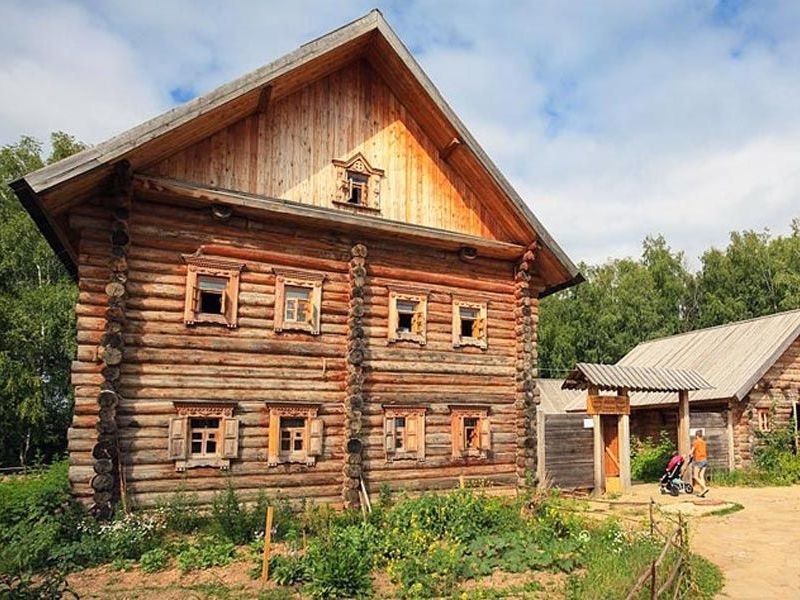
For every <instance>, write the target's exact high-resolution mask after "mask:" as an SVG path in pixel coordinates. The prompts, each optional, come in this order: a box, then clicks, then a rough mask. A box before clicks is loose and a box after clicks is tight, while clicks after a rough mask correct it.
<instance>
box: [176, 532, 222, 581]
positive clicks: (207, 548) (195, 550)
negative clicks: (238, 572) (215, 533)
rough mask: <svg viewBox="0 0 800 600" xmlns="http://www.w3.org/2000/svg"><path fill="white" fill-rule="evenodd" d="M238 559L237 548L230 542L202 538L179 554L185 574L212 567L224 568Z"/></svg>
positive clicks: (181, 567) (180, 564)
mask: <svg viewBox="0 0 800 600" xmlns="http://www.w3.org/2000/svg"><path fill="white" fill-rule="evenodd" d="M235 557H236V546H234V545H233V543H232V542H230V541H227V540H225V541H220V540H218V539H215V538H210V537H206V538H201V539H199V540H198V541H197V542H195V543H194V544H191V545H189V546H188V547H186V548H185V549H184V550H182V551H181V552H179V553H178V556H177V557H176V558H177V560H178V567H179V568H180V570H181V571H183V572H184V573H187V572H189V571H196V570H199V569H209V568H211V567H224V566H225V565H228V564H230V563H231V561H233V559H234V558H235Z"/></svg>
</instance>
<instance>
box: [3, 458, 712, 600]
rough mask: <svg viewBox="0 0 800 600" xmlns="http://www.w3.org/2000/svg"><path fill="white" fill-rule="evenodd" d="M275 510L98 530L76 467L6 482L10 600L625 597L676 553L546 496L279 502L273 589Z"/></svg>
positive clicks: (703, 574) (231, 500) (699, 577)
mask: <svg viewBox="0 0 800 600" xmlns="http://www.w3.org/2000/svg"><path fill="white" fill-rule="evenodd" d="M268 502H269V500H268V499H267V498H266V497H264V498H262V499H261V500H260V501H259V502H257V503H255V504H254V505H249V506H246V505H244V504H243V503H241V502H240V501H239V499H238V497H237V495H236V493H235V492H234V491H233V489H232V488H228V489H227V490H226V491H225V492H222V493H220V494H218V495H217V497H216V499H215V501H214V503H213V506H212V507H211V510H210V511H209V512H207V513H202V514H201V513H200V512H199V511H198V510H197V509H196V508H195V507H194V506H193V498H192V496H191V495H187V494H183V493H177V494H176V495H175V496H174V497H173V499H172V500H171V501H170V502H169V503H168V504H166V505H165V506H163V507H160V508H159V509H158V510H155V511H150V512H146V513H132V514H130V515H125V516H121V517H119V518H118V519H117V520H115V521H114V522H112V523H107V524H97V523H95V522H94V521H93V520H92V519H90V518H88V517H87V516H86V515H85V514H84V513H83V511H82V510H81V509H80V507H77V506H75V505H74V504H72V503H71V502H70V500H69V496H68V492H67V486H66V470H65V466H64V465H56V466H54V467H52V468H51V469H50V470H48V471H47V472H45V473H44V474H42V475H37V476H28V477H24V478H23V477H19V478H11V479H9V480H7V481H5V482H2V483H0V597H5V596H11V597H19V598H24V597H42V596H46V595H49V596H51V597H57V592H58V590H60V589H63V588H64V587H65V586H66V585H67V584H66V583H65V578H66V581H68V582H69V585H70V586H71V587H73V588H74V589H75V590H76V591H77V592H79V593H80V595H81V596H82V597H97V598H114V597H119V598H122V597H126V598H131V597H137V598H158V599H159V600H168V599H169V598H173V597H174V598H183V597H192V596H194V597H208V598H254V597H257V598H266V599H270V598H271V599H279V598H312V599H315V598H322V599H326V598H369V597H380V598H401V599H403V598H465V599H466V598H470V599H472V598H477V599H481V598H487V599H488V598H508V597H513V598H544V597H564V598H616V597H625V595H626V594H627V592H628V591H629V590H630V589H631V588H632V587H633V585H634V583H635V581H636V579H637V578H638V576H639V574H640V573H641V572H642V571H643V570H644V569H645V568H646V567H647V565H648V564H649V562H650V561H651V560H653V559H654V558H655V557H656V556H657V555H658V553H659V552H660V550H661V548H662V546H663V540H661V539H660V538H656V539H654V538H651V537H650V535H649V532H648V531H645V530H644V529H643V528H641V527H639V526H630V525H628V524H626V525H625V526H623V525H621V522H620V521H619V520H617V519H614V518H603V519H597V518H596V517H589V516H586V515H585V514H582V512H581V510H580V505H579V504H576V503H574V502H572V501H568V500H564V499H561V498H559V497H557V496H555V495H546V494H542V493H531V494H529V495H523V496H521V497H518V498H505V497H497V496H491V495H488V494H485V493H484V492H483V490H480V489H459V490H453V491H452V492H450V493H446V494H426V495H422V496H419V497H415V498H411V497H407V496H405V495H402V494H401V495H396V496H393V497H392V496H390V495H389V494H386V493H384V494H381V498H380V500H379V501H378V502H377V503H376V505H375V507H374V510H373V511H372V512H371V513H369V514H367V515H363V514H362V513H361V512H358V511H346V512H336V511H333V510H331V509H329V508H327V507H325V506H316V505H312V504H306V505H304V506H300V507H298V506H295V507H293V510H291V509H290V507H289V505H288V503H286V502H282V501H280V500H275V499H273V500H271V502H273V503H274V504H275V506H276V518H275V529H274V532H273V540H274V541H275V552H274V554H273V556H272V559H271V563H270V574H271V577H270V578H271V581H270V582H269V584H268V587H266V588H264V587H262V586H261V584H260V582H259V581H257V578H258V575H259V570H260V564H261V554H262V549H263V520H264V511H265V510H266V506H267V504H268ZM677 555H678V552H677V551H673V552H671V553H670V554H669V555H668V557H667V563H669V562H670V561H674V560H676V559H677ZM689 564H690V568H689V574H690V577H689V578H687V580H685V581H684V583H683V584H682V588H681V590H680V592H681V594H680V596H686V597H689V596H691V597H693V598H711V597H713V595H714V593H715V592H716V591H717V590H718V589H719V587H720V583H721V575H720V573H719V571H718V570H716V568H715V567H713V566H712V565H710V564H709V563H707V561H704V560H703V559H701V558H699V557H696V556H692V557H691V558H690V560H689ZM666 572H667V571H666V570H665V571H664V573H666ZM642 597H645V594H644V593H643V594H642Z"/></svg>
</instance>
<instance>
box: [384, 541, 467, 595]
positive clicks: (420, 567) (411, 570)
mask: <svg viewBox="0 0 800 600" xmlns="http://www.w3.org/2000/svg"><path fill="white" fill-rule="evenodd" d="M387 571H388V573H389V577H390V579H391V580H392V581H393V582H394V583H396V584H399V586H400V591H399V595H400V597H401V598H438V597H441V596H444V595H446V594H449V593H450V592H452V590H453V588H454V587H455V584H456V582H457V581H459V580H460V579H462V578H464V577H466V576H468V575H471V574H472V570H471V568H470V565H469V564H468V561H467V560H466V557H465V556H464V551H463V548H462V547H461V544H459V543H457V542H449V541H444V540H442V541H437V542H434V543H432V544H431V545H430V546H428V548H427V549H426V550H425V551H424V552H420V553H419V554H415V555H412V556H407V557H404V558H400V559H397V560H393V561H391V562H390V563H389V566H388V569H387Z"/></svg>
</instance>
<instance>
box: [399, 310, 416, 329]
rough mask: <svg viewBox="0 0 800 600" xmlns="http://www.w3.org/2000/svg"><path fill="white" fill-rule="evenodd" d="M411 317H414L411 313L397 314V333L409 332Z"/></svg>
mask: <svg viewBox="0 0 800 600" xmlns="http://www.w3.org/2000/svg"><path fill="white" fill-rule="evenodd" d="M413 317H414V315H413V314H411V313H399V314H398V315H397V331H402V332H409V331H411V320H412V319H413Z"/></svg>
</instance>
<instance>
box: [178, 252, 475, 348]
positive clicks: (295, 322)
mask: <svg viewBox="0 0 800 600" xmlns="http://www.w3.org/2000/svg"><path fill="white" fill-rule="evenodd" d="M184 259H185V260H186V263H187V276H186V304H185V309H184V320H185V321H186V323H187V324H189V325H192V324H194V323H220V324H224V325H226V326H228V327H231V328H233V327H236V326H237V315H238V303H239V302H238V298H239V274H240V272H241V270H242V268H243V266H244V265H243V264H242V263H236V262H230V261H225V260H221V259H212V258H206V257H202V256H199V255H197V254H194V255H185V256H184ZM275 273H276V277H275V307H274V328H275V331H279V332H280V331H304V332H307V333H311V334H314V335H317V334H319V333H320V314H321V311H322V283H323V281H324V279H325V276H324V275H323V274H322V273H313V272H308V271H293V270H289V269H275ZM452 311H453V312H452V332H453V347H455V348H458V347H461V346H477V347H479V348H483V349H486V348H487V346H488V337H487V318H488V311H487V303H486V302H475V301H466V300H461V299H454V300H453V305H452ZM388 316H389V318H388V328H387V330H388V338H389V341H390V342H401V341H408V342H414V343H417V344H420V345H425V343H426V342H427V334H428V294H427V293H426V292H421V291H416V290H410V289H405V288H396V289H390V290H389V315H388Z"/></svg>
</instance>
